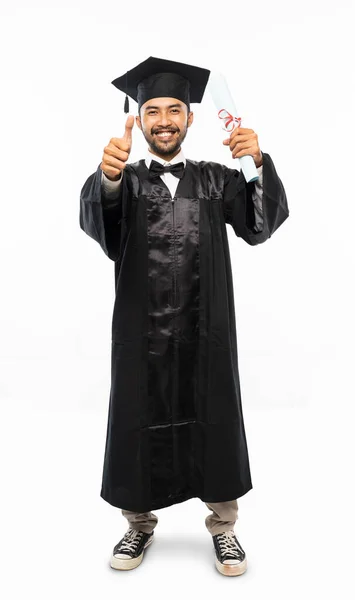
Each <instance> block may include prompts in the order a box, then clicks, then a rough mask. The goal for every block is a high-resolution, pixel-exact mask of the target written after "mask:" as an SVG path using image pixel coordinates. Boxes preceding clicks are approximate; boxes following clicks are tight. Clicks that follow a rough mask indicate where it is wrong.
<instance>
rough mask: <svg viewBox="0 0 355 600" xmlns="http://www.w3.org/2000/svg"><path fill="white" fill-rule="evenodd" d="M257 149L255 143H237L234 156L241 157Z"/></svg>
mask: <svg viewBox="0 0 355 600" xmlns="http://www.w3.org/2000/svg"><path fill="white" fill-rule="evenodd" d="M255 151H256V147H255V144H250V143H249V144H247V143H245V144H237V145H236V147H235V148H234V150H233V152H232V157H233V158H240V157H241V156H245V155H246V154H254V153H255Z"/></svg>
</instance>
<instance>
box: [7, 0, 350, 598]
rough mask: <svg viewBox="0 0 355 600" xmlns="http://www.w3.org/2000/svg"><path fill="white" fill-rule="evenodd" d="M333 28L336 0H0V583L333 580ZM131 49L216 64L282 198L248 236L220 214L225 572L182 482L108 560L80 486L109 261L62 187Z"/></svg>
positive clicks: (339, 329) (105, 356) (90, 462)
mask: <svg viewBox="0 0 355 600" xmlns="http://www.w3.org/2000/svg"><path fill="white" fill-rule="evenodd" d="M353 30H354V15H353V11H352V5H351V3H350V2H347V1H345V0H338V1H337V2H329V1H324V0H323V1H322V2H321V1H320V0H319V1H316V0H307V1H304V0H301V1H299V2H297V3H293V4H290V3H286V2H283V3H282V2H281V1H280V0H279V1H277V0H269V1H268V2H262V1H261V0H254V1H253V2H250V3H245V2H244V3H241V4H239V3H237V2H230V1H227V0H226V1H224V2H220V3H216V4H215V5H213V6H212V5H210V6H209V5H208V4H207V3H206V2H204V3H193V2H182V1H180V2H178V3H175V4H174V3H168V2H166V3H162V2H154V3H153V2H141V3H139V2H134V3H129V2H113V1H108V0H106V1H102V2H101V3H98V2H97V1H96V2H94V1H92V0H86V1H85V2H84V0H76V1H75V0H71V1H70V2H69V0H62V1H61V2H44V1H43V0H42V1H40V0H37V1H36V0H32V1H31V2H28V3H26V2H24V1H21V2H16V1H15V2H12V3H10V2H2V3H1V13H0V50H1V57H2V61H1V81H0V83H1V106H2V108H1V115H0V119H1V122H0V126H1V138H0V139H1V166H2V177H1V236H0V246H1V313H0V321H1V336H0V394H1V415H0V416H1V432H0V433H1V435H0V440H1V447H0V450H1V459H2V467H1V473H2V479H1V486H2V490H1V505H2V508H1V513H0V514H1V520H2V523H1V545H0V546H1V553H2V557H1V567H2V572H3V576H2V581H1V585H2V586H4V587H5V588H6V590H5V595H4V594H3V597H6V598H9V599H10V598H20V597H23V595H24V594H26V597H29V596H30V597H36V598H37V599H42V598H48V597H50V598H52V599H53V600H54V599H57V598H62V597H63V595H64V594H65V596H66V597H68V598H77V597H78V596H80V597H86V598H98V597H99V595H100V596H101V597H103V598H105V599H107V598H116V597H117V595H118V594H121V597H124V595H125V594H130V597H132V595H131V594H132V590H133V593H137V595H138V594H144V597H149V598H150V597H152V598H153V597H154V598H155V599H156V598H159V597H161V598H163V597H164V598H165V597H167V596H168V597H169V598H180V597H181V594H183V593H186V594H187V593H189V591H190V592H191V593H194V594H195V593H200V594H204V596H206V597H208V598H209V597H211V598H214V597H216V594H217V593H221V594H227V597H229V594H234V593H235V594H236V595H237V594H238V595H240V597H243V598H248V599H249V598H253V599H254V598H256V597H257V594H262V595H263V597H265V596H267V597H272V598H274V599H276V598H277V599H279V598H280V599H281V598H282V599H284V598H288V599H293V598H298V597H299V596H300V595H302V597H303V598H313V597H314V595H315V594H316V596H317V597H323V598H333V597H334V595H335V594H337V595H339V596H340V597H341V598H350V597H353V594H354V584H353V581H352V567H353V558H354V552H353V543H352V542H353V535H354V517H353V514H354V500H355V498H354V494H353V491H352V485H353V456H354V446H353V441H352V439H351V436H352V435H353V418H352V417H351V411H352V408H353V404H354V401H355V389H354V341H353V340H354V334H355V331H354V329H355V328H354V318H353V307H354V302H355V297H354V291H353V280H354V267H355V265H354V249H353V248H354V244H353V236H354V217H355V214H354V200H355V199H354V186H353V173H354V156H353V153H354V152H353V133H354V129H353V125H354V121H353V109H354V95H353V86H354V78H353V72H354V69H353V62H352V60H351V58H350V57H351V55H352V54H353V52H354V47H353V44H352V42H351V38H352V36H353ZM148 56H158V57H164V58H170V59H172V60H177V61H181V62H187V63H190V64H195V65H199V66H202V67H206V68H209V69H219V70H222V71H223V72H224V74H225V75H226V77H227V80H228V83H229V85H230V88H231V91H232V94H233V96H234V98H235V101H236V104H237V107H238V110H239V112H240V114H241V116H242V117H243V126H245V127H251V128H253V129H254V130H255V131H256V132H257V134H258V136H259V143H260V147H261V149H262V150H263V151H265V152H267V153H269V154H270V155H271V157H272V159H273V161H274V163H275V166H276V169H277V172H278V174H279V176H280V177H281V179H282V181H283V183H284V186H285V189H286V192H287V197H288V202H289V208H290V217H289V219H287V221H286V222H285V223H284V224H283V225H282V226H281V228H280V229H279V230H278V231H277V232H276V233H275V234H274V236H273V237H272V238H271V239H269V240H268V241H267V242H266V243H265V244H261V245H260V246H256V247H251V246H248V245H247V244H246V243H245V242H243V240H241V239H240V238H236V237H235V235H234V232H233V230H232V229H231V228H228V235H229V240H230V250H231V254H232V262H233V275H234V292H235V304H236V320H237V329H238V348H239V363H240V364H239V368H240V374H241V387H242V394H243V407H244V417H245V424H246V432H247V439H248V445H249V452H250V460H251V470H252V479H253V484H254V489H253V490H252V491H251V492H249V493H248V494H247V495H246V496H244V497H243V498H241V499H240V500H239V507H240V511H239V519H238V522H237V524H236V533H237V535H238V536H239V539H240V541H241V543H242V545H243V547H244V549H245V550H246V552H247V555H248V559H249V570H248V571H247V573H246V574H245V575H244V576H243V577H240V578H226V577H224V578H223V576H221V575H220V574H219V573H218V572H217V571H216V569H215V567H214V565H213V560H214V555H213V550H212V540H211V539H210V535H209V533H208V531H207V529H206V528H205V525H204V518H205V517H206V516H207V514H208V511H207V508H206V507H205V505H204V504H203V503H202V502H201V501H200V500H198V499H193V500H190V501H188V502H185V503H183V504H180V505H176V506H174V507H170V508H167V509H164V510H159V511H156V514H157V516H158V517H159V524H158V527H157V529H156V540H155V542H154V544H153V546H152V547H151V548H150V549H149V550H147V554H146V556H145V558H144V561H143V563H142V565H141V566H140V567H139V569H137V570H134V571H132V572H129V573H120V572H115V571H113V570H112V569H110V567H109V566H108V560H109V557H110V553H111V550H112V548H113V546H114V544H115V543H116V542H117V541H118V540H119V539H120V538H121V537H122V535H123V533H124V531H125V530H126V528H127V522H126V521H125V519H124V518H123V517H122V516H121V514H120V511H119V509H117V508H114V507H112V506H110V505H109V504H107V503H105V502H104V501H103V500H102V499H101V498H100V497H99V491H100V485H101V473H102V462H103V454H104V443H105V436H106V423H107V410H108V397H109V377H110V372H109V369H110V334H111V331H110V328H111V316H112V307H113V300H114V270H113V268H114V264H113V262H111V261H110V260H109V259H108V258H107V257H106V256H105V255H104V253H103V252H102V250H101V249H100V247H99V246H98V245H97V244H96V243H95V242H94V241H93V240H92V239H91V238H89V237H88V236H86V235H85V234H84V233H83V232H82V231H81V229H80V227H79V196H80V190H81V188H82V186H83V184H84V182H85V180H86V179H87V177H89V175H90V174H91V173H93V172H94V171H95V170H96V168H97V166H98V165H99V164H100V162H101V160H102V153H103V148H104V146H105V145H106V144H107V143H108V141H109V139H110V138H111V137H113V136H115V137H119V136H121V135H123V131H124V122H125V115H124V113H123V103H124V95H123V94H122V93H120V92H119V91H118V90H117V89H116V88H115V87H114V86H113V85H111V81H112V80H113V79H115V78H116V77H118V76H119V75H121V74H123V73H125V71H126V70H127V69H130V68H132V67H134V66H135V65H136V64H137V63H139V62H141V61H143V60H145V59H146V58H148ZM192 108H193V110H194V113H195V120H194V123H193V125H192V127H191V128H190V130H189V132H188V135H187V138H186V141H185V143H184V152H185V155H186V156H187V157H188V158H192V159H196V160H202V159H204V160H215V161H219V162H223V163H224V164H227V165H228V166H233V167H236V168H239V161H233V160H232V159H231V157H230V152H229V150H228V148H226V147H224V146H223V145H222V139H223V138H224V137H225V134H223V132H222V131H221V130H220V125H219V122H218V119H216V117H215V110H214V106H213V104H212V101H211V99H210V97H209V96H207V94H206V96H205V99H204V101H203V103H202V104H201V105H195V106H192ZM131 111H132V112H133V114H136V104H135V103H133V102H131ZM144 153H145V142H144V139H143V137H142V135H141V133H140V132H139V131H138V130H137V129H134V131H133V149H132V154H131V160H132V161H134V160H137V159H139V158H141V157H142V156H144ZM4 574H5V577H4ZM160 583H164V585H162V586H161V585H160ZM158 584H159V586H158ZM132 586H134V587H133V588H132ZM158 587H159V588H160V587H161V590H160V592H159V589H158ZM240 587H242V588H243V590H242V591H241V590H240V589H239V588H240ZM237 588H238V589H237Z"/></svg>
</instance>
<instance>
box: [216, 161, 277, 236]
mask: <svg viewBox="0 0 355 600" xmlns="http://www.w3.org/2000/svg"><path fill="white" fill-rule="evenodd" d="M262 156H263V184H262V195H261V206H260V207H259V210H257V209H256V206H257V204H256V201H257V194H256V184H255V182H251V183H247V182H246V181H245V178H244V175H243V172H242V171H238V170H236V169H229V168H228V167H224V169H225V171H224V191H223V212H224V218H225V222H226V223H229V224H230V225H232V227H233V229H234V232H235V234H236V235H237V236H238V237H241V238H242V239H243V240H245V241H246V242H247V243H248V244H250V245H251V246H255V245H256V244H262V243H263V242H265V241H266V240H267V239H268V238H269V237H271V235H272V234H273V233H274V232H275V231H276V229H278V227H280V225H281V224H282V223H283V222H284V221H285V220H286V219H287V217H288V216H289V209H288V204H287V198H286V193H285V189H284V186H283V184H282V181H281V179H280V178H279V176H278V175H277V172H276V169H275V165H274V163H273V161H272V159H271V157H270V155H269V154H266V153H265V152H262ZM259 198H260V196H259ZM256 215H257V219H256Z"/></svg>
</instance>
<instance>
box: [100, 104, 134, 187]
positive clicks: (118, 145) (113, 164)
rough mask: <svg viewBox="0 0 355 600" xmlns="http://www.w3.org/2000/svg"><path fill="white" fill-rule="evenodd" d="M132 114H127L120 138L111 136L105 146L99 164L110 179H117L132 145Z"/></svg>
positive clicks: (124, 165)
mask: <svg viewBox="0 0 355 600" xmlns="http://www.w3.org/2000/svg"><path fill="white" fill-rule="evenodd" d="M133 126H134V116H133V115H129V116H128V117H127V120H126V125H125V131H124V134H123V137H121V138H111V139H110V141H109V144H108V145H107V146H105V148H104V153H103V157H102V162H101V164H100V168H101V170H102V171H103V172H104V173H105V175H106V177H108V179H111V181H118V180H119V179H120V178H121V173H122V171H123V170H124V169H125V168H126V162H127V160H128V158H129V155H130V152H131V147H132V129H133Z"/></svg>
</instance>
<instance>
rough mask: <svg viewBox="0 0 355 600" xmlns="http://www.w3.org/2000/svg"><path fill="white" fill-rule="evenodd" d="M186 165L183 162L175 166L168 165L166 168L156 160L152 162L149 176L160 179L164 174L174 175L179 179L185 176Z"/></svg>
mask: <svg viewBox="0 0 355 600" xmlns="http://www.w3.org/2000/svg"><path fill="white" fill-rule="evenodd" d="M184 169H185V165H184V163H183V162H179V163H176V164H175V165H168V166H166V167H164V165H162V164H161V163H159V162H158V161H156V160H152V162H151V163H150V167H149V176H150V177H151V178H154V177H160V175H163V173H172V175H175V177H178V178H179V179H181V178H182V176H183V174H184Z"/></svg>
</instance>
